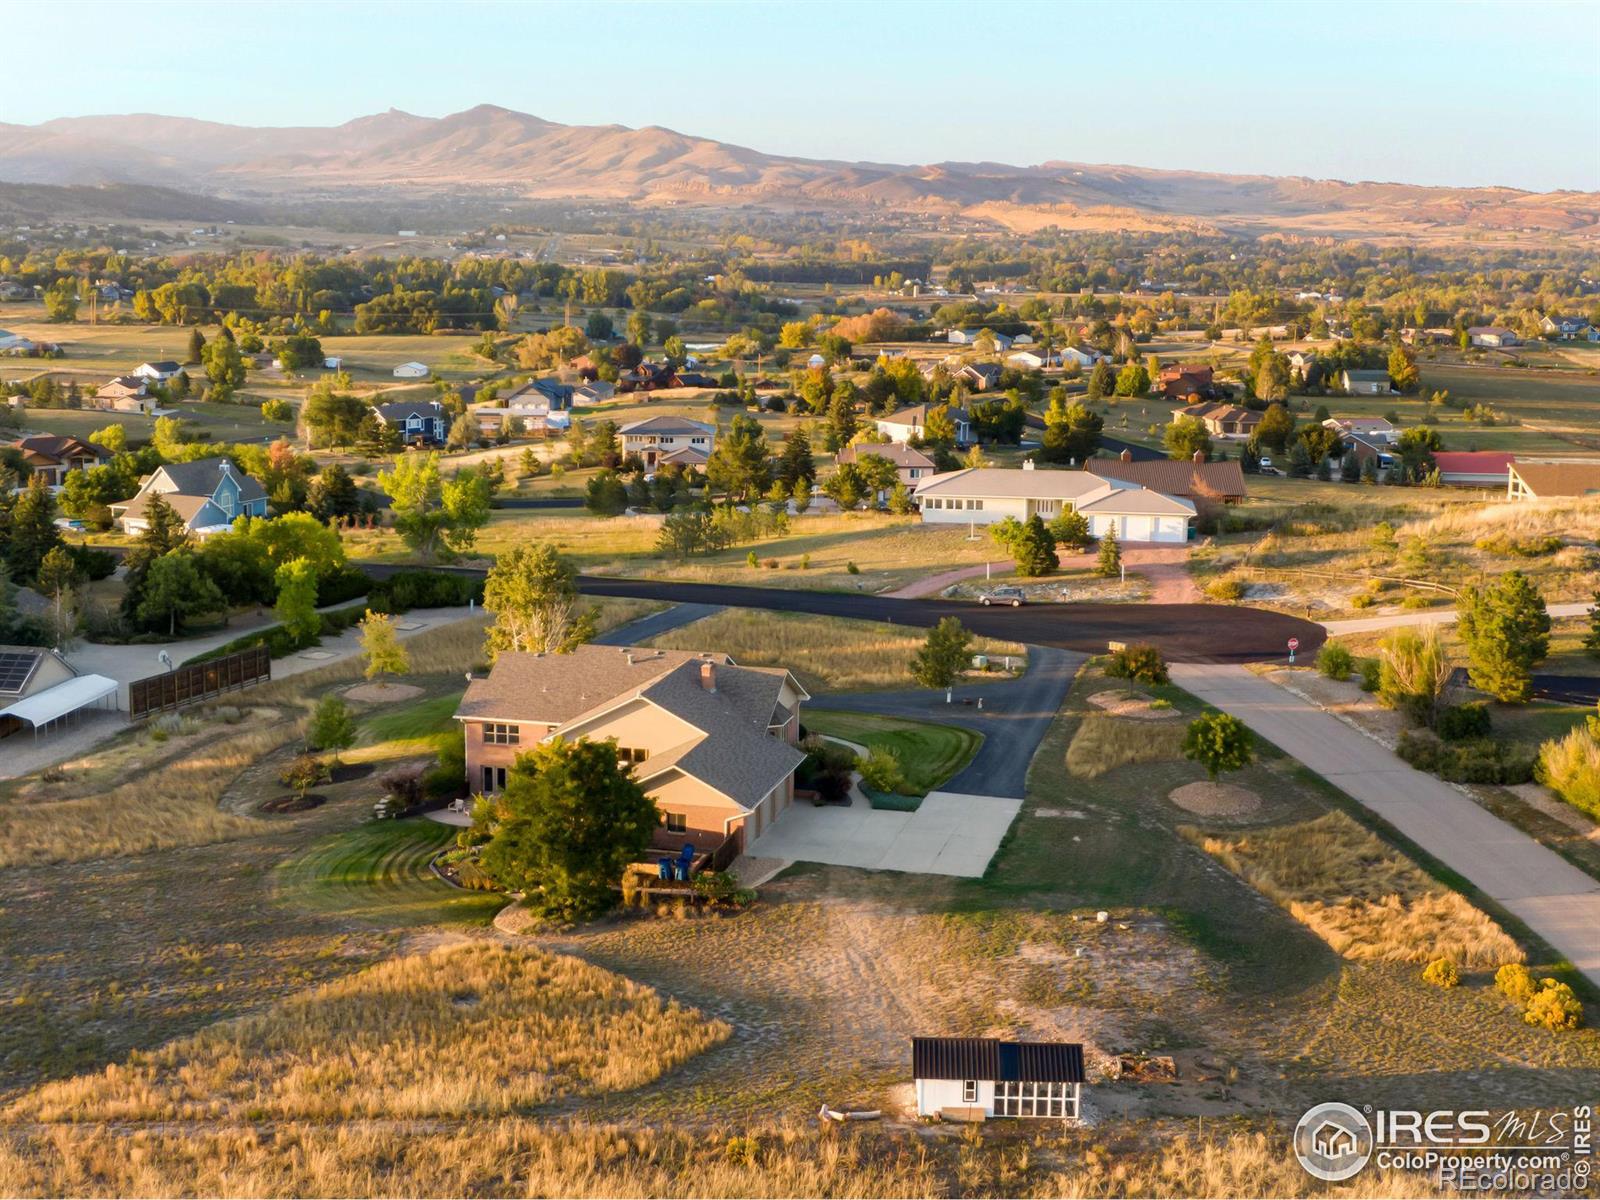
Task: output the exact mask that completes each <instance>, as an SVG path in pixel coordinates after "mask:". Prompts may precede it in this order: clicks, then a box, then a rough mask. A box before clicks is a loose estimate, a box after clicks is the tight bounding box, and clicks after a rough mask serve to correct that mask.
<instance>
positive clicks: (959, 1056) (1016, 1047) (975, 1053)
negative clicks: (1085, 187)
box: [911, 1037, 1084, 1121]
mask: <svg viewBox="0 0 1600 1200" xmlns="http://www.w3.org/2000/svg"><path fill="white" fill-rule="evenodd" d="M911 1074H912V1077H913V1078H914V1079H915V1081H916V1089H917V1115H918V1116H923V1117H934V1116H939V1115H941V1114H944V1113H948V1114H949V1115H950V1116H952V1117H954V1118H956V1119H958V1120H971V1119H973V1118H974V1117H978V1116H981V1117H982V1118H983V1119H985V1120H988V1119H991V1118H995V1117H1045V1118H1054V1119H1055V1120H1058V1121H1075V1120H1077V1119H1078V1117H1079V1115H1080V1109H1079V1105H1080V1102H1081V1100H1082V1091H1083V1081H1084V1070H1083V1046H1082V1045H1081V1044H1080V1043H1078V1042H1010V1041H1002V1040H1000V1039H999V1038H951V1037H919V1038H912V1039H911Z"/></svg>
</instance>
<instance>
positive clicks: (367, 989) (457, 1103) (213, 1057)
mask: <svg viewBox="0 0 1600 1200" xmlns="http://www.w3.org/2000/svg"><path fill="white" fill-rule="evenodd" d="M727 1035H728V1028H727V1026H725V1025H721V1024H719V1023H716V1022H707V1021H705V1020H703V1019H701V1017H700V1016H699V1015H698V1014H696V1013H694V1012H691V1011H689V1010H686V1009H684V1008H683V1007H682V1006H680V1005H678V1004H676V1003H674V1002H672V1001H669V1000H663V999H662V998H661V997H659V996H657V995H656V994H655V993H654V992H652V991H650V990H649V989H648V988H644V987H640V986H639V985H638V984H635V983H631V982H629V981H628V980H626V979H620V978H618V977H616V976H615V975H610V974H608V973H606V972H604V971H600V970H597V969H596V968H594V967H592V966H589V965H588V964H586V963H582V962H579V961H577V960H575V959H571V958H565V957H558V956H556V955H551V954H546V953H542V952H540V951H538V950H532V949H522V948H519V949H511V948H507V947H504V946H497V945H491V944H486V943H476V944H467V945H461V946H453V947H441V948H439V949H436V950H434V951H432V952H431V953H429V954H423V955H416V956H412V957H409V958H399V959H391V960H390V961H388V962H385V963H382V964H380V965H379V966H376V967H372V968H370V969H368V970H366V971H363V972H360V973H358V974H355V975H351V976H348V977H346V978H345V979H341V980H339V981H337V982H333V983H327V984H323V985H321V986H320V987H318V988H315V989H313V990H311V991H309V992H306V993H303V994H301V995H298V996H294V997H291V998H289V999H286V1000H280V1001H278V1002H277V1003H276V1004H274V1005H272V1006H271V1007H270V1008H268V1009H267V1010H266V1011H265V1012H262V1013H260V1014H257V1015H252V1016H248V1017H243V1018H240V1019H239V1020H236V1021H230V1022H224V1023H222V1024H219V1025H214V1026H212V1027H211V1028H209V1029H207V1030H205V1031H203V1032H202V1033H199V1034H196V1035H195V1036H193V1037H190V1038H185V1039H183V1040H181V1041H178V1042H174V1043H170V1044H168V1045H166V1046H164V1047H162V1048H161V1049H160V1050H159V1051H156V1052H154V1053H147V1054H139V1055H135V1056H134V1057H133V1058H132V1059H130V1060H129V1062H128V1063H126V1064H125V1065H123V1066H121V1067H110V1068H107V1070H106V1071H104V1072H97V1073H94V1074H90V1075H84V1076H81V1077H79V1078H78V1079H72V1080H64V1081H62V1082H59V1083H53V1084H48V1085H46V1086H45V1087H43V1088H41V1089H40V1090H39V1091H38V1092H36V1093H34V1094H32V1095H29V1096H25V1097H23V1098H22V1099H21V1100H19V1101H18V1102H16V1103H14V1104H12V1105H11V1106H10V1107H9V1108H8V1109H7V1110H5V1113H4V1116H5V1117H6V1119H8V1120H11V1121H16V1120H37V1121H51V1122H56V1121H99V1122H104V1121H172V1120H180V1121H195V1120H216V1119H219V1118H221V1119H230V1120H235V1121H237V1120H240V1119H248V1120H252V1121H260V1120H264V1119H271V1120H278V1121H283V1120H305V1119H311V1120H353V1119H359V1118H363V1117H389V1118H394V1117H400V1118H408V1117H409V1118H423V1117H433V1118H437V1117H464V1116H468V1115H471V1116H475V1117H484V1116H496V1115H501V1114H508V1113H513V1112H518V1111H523V1110H526V1109H528V1108H530V1107H532V1106H535V1105H540V1104H547V1103H549V1102H550V1101H552V1100H556V1099H559V1098H561V1097H563V1096H568V1095H583V1094H586V1093H595V1092H606V1091H619V1090H626V1089H629V1088H635V1087H638V1086H640V1085H641V1084H645V1083H648V1082H650V1081H651V1080H653V1079H656V1078H658V1077H659V1076H661V1075H663V1074H666V1073H668V1072H670V1071H671V1070H672V1069H673V1068H674V1067H676V1066H678V1065H679V1064H680V1063H682V1062H684V1061H685V1060H687V1059H689V1058H691V1057H692V1056H694V1055H695V1054H698V1053H700V1052H701V1051H703V1050H705V1049H707V1048H709V1047H711V1046H714V1045H716V1044H717V1043H718V1042H720V1041H722V1040H723V1039H724V1038H726V1037H727Z"/></svg>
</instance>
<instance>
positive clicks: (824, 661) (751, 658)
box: [651, 609, 1026, 691]
mask: <svg viewBox="0 0 1600 1200" xmlns="http://www.w3.org/2000/svg"><path fill="white" fill-rule="evenodd" d="M926 636H927V634H926V632H925V631H923V630H920V629H902V628H901V627H900V626H897V625H883V624H879V623H878V622H876V621H851V620H846V619H843V618H840V617H817V616H809V615H806V614H803V613H774V612H764V611H757V610H753V609H724V610H723V611H722V612H720V613H716V614H714V615H712V616H709V617H706V618H704V619H703V620H700V621H696V622H694V623H693V624H692V625H685V626H683V627H682V628H681V629H674V630H672V631H671V632H669V633H664V634H661V635H660V636H659V637H656V638H654V639H652V641H651V644H652V645H655V646H660V647H662V648H664V649H668V650H720V651H724V652H726V653H728V654H731V655H732V656H733V659H734V661H735V662H740V663H744V664H746V665H748V666H782V667H788V668H789V670H791V671H793V672H794V673H795V676H796V678H798V679H799V680H800V682H801V683H802V684H803V685H804V686H805V687H806V688H807V689H808V690H813V691H816V690H822V691H851V690H856V689H863V688H908V687H914V686H916V685H915V684H914V683H913V682H912V679H911V656H912V655H913V654H915V653H916V652H917V650H918V648H919V647H921V645H922V643H923V641H924V639H925V638H926ZM972 649H973V653H975V654H987V655H988V656H989V658H990V660H991V661H994V660H998V659H1003V658H1004V656H1005V655H1008V654H1009V655H1011V656H1012V663H1013V665H1014V666H1017V667H1021V666H1022V665H1024V663H1025V662H1026V657H1025V656H1026V651H1025V650H1024V649H1023V648H1022V646H1020V645H1018V644H1016V643H1015V642H996V641H991V640H989V639H987V638H974V639H973V643H972ZM971 678H972V679H974V680H977V679H982V678H984V676H982V675H973V676H972V677H971ZM996 678H1002V677H1001V676H996Z"/></svg>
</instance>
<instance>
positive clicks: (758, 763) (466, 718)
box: [456, 645, 811, 850]
mask: <svg viewBox="0 0 1600 1200" xmlns="http://www.w3.org/2000/svg"><path fill="white" fill-rule="evenodd" d="M810 698H811V697H810V696H809V695H807V693H806V691H805V689H804V688H802V687H801V686H800V684H799V683H798V682H796V680H795V678H794V676H793V675H791V674H790V673H789V672H788V671H786V670H784V669H782V668H781V667H741V666H739V665H737V664H736V663H735V662H734V661H733V659H731V658H729V657H728V656H727V655H726V654H716V653H695V652H691V651H685V650H651V649H642V648H638V647H631V646H620V647H619V646H598V645H589V646H579V647H578V648H577V649H576V650H574V651H573V652H572V653H571V654H525V653H509V652H507V653H502V654H501V655H500V656H499V658H498V659H496V661H495V664H494V668H493V670H491V671H490V672H489V674H488V675H487V676H483V677H479V678H475V679H473V680H472V681H471V682H470V683H469V684H468V685H467V691H466V694H465V695H464V696H463V697H462V698H461V705H460V707H459V708H457V709H456V719H457V720H458V721H460V722H461V723H462V726H463V729H464V733H465V735H466V758H467V786H468V787H469V788H471V789H472V790H473V791H478V792H483V793H486V794H487V793H491V792H497V791H500V790H501V789H503V788H504V787H505V786H506V779H507V776H508V774H509V773H510V771H511V768H512V767H513V765H514V764H515V763H516V760H517V756H518V755H519V754H522V753H525V752H526V751H528V750H530V749H532V748H533V747H534V746H536V745H537V744H539V743H540V742H547V741H551V740H554V739H556V738H563V739H565V740H567V741H580V740H588V741H592V742H599V741H606V740H608V739H610V740H614V741H615V742H616V744H617V755H618V757H619V758H620V759H621V760H622V761H623V762H625V763H628V764H629V765H631V766H632V768H633V777H634V779H635V780H637V781H638V783H639V785H640V786H641V787H642V788H643V789H644V790H645V792H646V793H648V794H649V796H650V797H651V798H652V799H653V800H654V801H655V802H656V807H657V808H659V809H660V810H661V822H662V823H661V829H660V831H659V835H658V839H657V844H658V845H659V846H660V847H661V848H663V849H669V848H670V849H677V848H679V847H681V846H683V845H684V844H685V843H686V842H692V843H693V844H694V845H695V846H697V847H699V848H700V849H702V850H715V849H717V848H718V847H720V846H722V844H723V843H724V842H725V841H726V840H727V839H728V838H730V837H735V836H737V837H740V838H742V839H745V844H748V841H751V840H754V839H755V838H757V837H759V836H760V834H761V832H762V830H764V829H766V828H767V827H768V826H769V825H771V824H772V822H773V821H775V820H776V819H777V817H778V815H779V814H780V813H781V812H783V811H784V809H786V808H788V806H789V804H790V803H791V802H792V801H793V799H794V772H795V768H796V767H798V766H799V765H800V763H801V761H802V760H803V759H804V758H805V755H804V753H802V752H801V751H800V750H799V749H798V748H797V746H796V743H797V742H798V741H799V737H800V705H801V703H802V702H803V701H805V700H809V699H810Z"/></svg>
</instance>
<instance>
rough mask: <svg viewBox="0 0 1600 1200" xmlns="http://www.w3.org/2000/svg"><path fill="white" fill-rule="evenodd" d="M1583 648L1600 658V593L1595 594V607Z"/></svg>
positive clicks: (1591, 610)
mask: <svg viewBox="0 0 1600 1200" xmlns="http://www.w3.org/2000/svg"><path fill="white" fill-rule="evenodd" d="M1583 648H1584V649H1585V650H1587V651H1588V652H1589V653H1590V654H1592V655H1594V657H1596V658H1600V592H1596V593H1595V594H1594V607H1593V608H1591V609H1590V610H1589V632H1588V633H1586V634H1584V635H1583Z"/></svg>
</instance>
